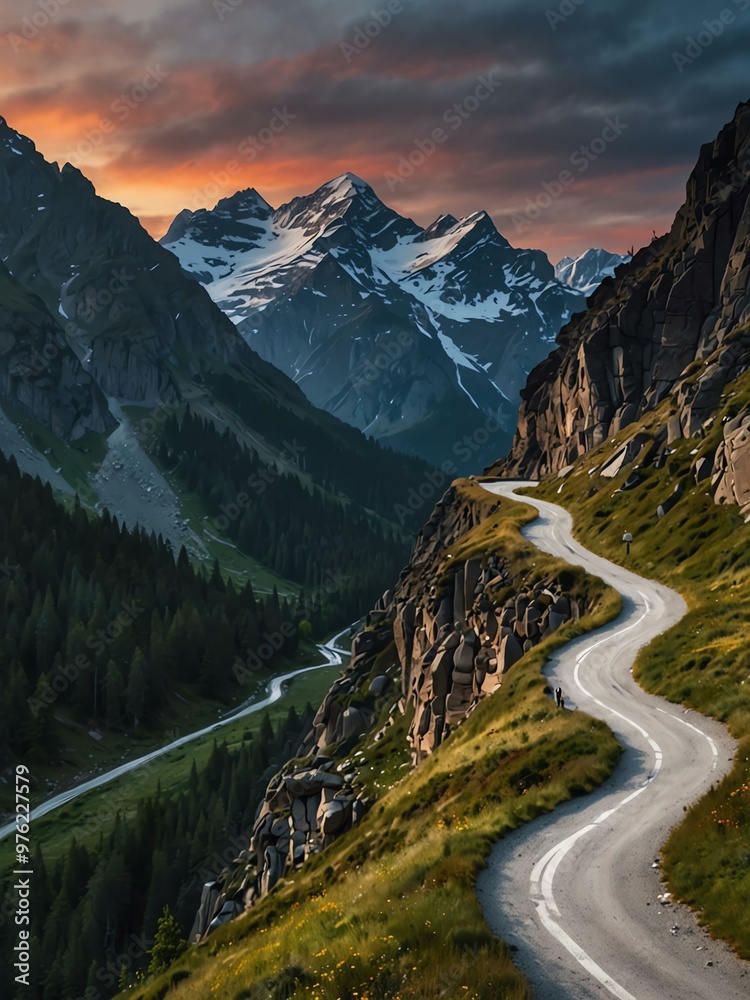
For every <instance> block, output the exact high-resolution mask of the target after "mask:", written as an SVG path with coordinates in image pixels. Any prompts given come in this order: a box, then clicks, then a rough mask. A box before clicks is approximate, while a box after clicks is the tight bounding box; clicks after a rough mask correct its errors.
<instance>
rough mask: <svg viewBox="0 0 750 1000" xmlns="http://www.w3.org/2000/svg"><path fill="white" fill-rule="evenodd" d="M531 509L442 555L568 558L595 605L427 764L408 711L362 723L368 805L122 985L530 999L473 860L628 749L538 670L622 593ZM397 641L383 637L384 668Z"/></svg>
mask: <svg viewBox="0 0 750 1000" xmlns="http://www.w3.org/2000/svg"><path fill="white" fill-rule="evenodd" d="M461 489H462V493H463V497H464V498H467V499H468V498H471V497H472V496H473V499H474V500H475V501H476V502H479V501H480V500H481V499H482V498H483V499H484V500H486V498H487V494H483V497H482V493H481V490H480V488H479V487H478V486H477V485H475V484H464V485H463V486H462V487H461ZM533 516H534V515H533V513H532V512H530V511H529V509H528V508H527V507H524V506H521V505H519V504H516V503H512V502H510V501H505V500H504V501H502V502H501V504H500V508H499V510H497V511H495V512H494V513H493V514H492V515H491V516H490V517H487V518H485V519H484V520H483V521H482V522H481V523H479V524H478V525H477V526H476V527H475V528H474V529H473V530H472V531H471V532H469V533H467V534H466V535H464V536H463V537H462V538H460V539H459V540H458V541H457V542H456V544H455V545H454V546H453V547H452V548H451V549H449V550H448V552H447V553H446V555H447V554H449V553H450V554H453V555H454V557H455V558H456V559H458V557H459V553H460V557H461V558H466V557H467V556H468V555H469V554H473V553H476V552H482V551H494V552H507V554H508V555H509V556H510V557H511V558H512V559H513V567H514V571H515V572H517V573H518V575H519V576H526V577H527V581H532V582H533V580H534V579H540V578H542V577H543V576H546V575H548V574H550V573H553V572H554V573H561V572H564V571H565V572H567V573H568V574H569V575H570V581H571V587H572V589H573V590H575V589H578V590H585V591H586V594H587V598H588V601H589V606H590V607H592V608H593V611H592V613H591V614H590V615H589V616H588V617H587V618H585V619H582V620H581V621H580V622H573V623H569V624H568V625H567V626H565V627H564V628H563V629H561V630H560V631H559V632H557V633H555V634H554V635H552V636H550V637H549V638H548V639H547V640H546V641H545V642H544V643H543V644H541V645H540V646H538V647H537V648H536V649H534V650H533V651H532V652H531V653H530V654H529V655H527V656H526V657H525V658H524V659H523V660H522V661H520V662H519V663H518V664H517V665H516V666H515V667H514V668H513V670H512V671H511V672H510V673H509V674H508V676H507V678H506V681H505V684H504V686H503V687H502V688H501V689H500V690H499V691H498V692H497V693H496V694H495V695H493V696H492V697H491V698H488V699H486V700H485V701H483V702H482V703H481V704H480V705H479V706H478V707H477V709H476V711H475V712H474V713H473V714H472V715H471V717H470V718H469V719H468V720H467V722H466V723H464V725H463V726H461V727H460V728H459V729H458V730H457V731H456V732H455V733H454V734H453V735H452V736H451V737H450V738H449V739H448V740H447V741H446V742H445V743H444V744H442V745H441V746H440V748H439V749H438V751H437V752H436V753H435V754H434V756H433V757H431V758H430V759H429V760H428V761H427V762H425V763H424V764H423V765H422V766H421V767H420V768H418V769H417V770H416V771H412V770H409V769H408V753H407V747H406V743H405V734H406V730H407V728H408V724H409V721H410V720H409V717H408V715H407V716H405V717H403V718H401V719H400V721H399V722H398V723H397V724H396V725H394V726H391V727H390V728H389V729H388V730H387V732H386V735H385V736H384V738H383V739H382V740H381V741H379V742H376V741H375V740H374V739H373V736H372V733H370V734H369V735H368V736H367V737H365V739H364V740H363V741H362V742H361V743H360V744H359V745H358V747H355V748H352V749H351V750H350V751H349V755H353V754H354V753H356V752H357V750H361V751H362V753H363V757H364V761H363V763H362V764H361V765H360V767H359V772H360V775H361V776H362V780H363V783H364V785H365V788H366V789H367V790H368V791H369V792H371V793H372V794H374V795H377V796H378V800H377V801H376V803H375V805H374V806H373V808H372V809H371V810H370V812H369V813H368V814H367V815H366V816H365V818H364V819H363V821H362V822H361V823H360V824H359V825H358V826H356V827H354V828H353V829H352V831H351V832H350V833H349V834H347V835H346V836H344V837H342V838H341V839H339V840H337V841H336V842H335V843H334V844H332V845H331V846H330V847H329V848H327V849H326V850H325V851H323V852H322V853H321V854H320V855H317V856H316V857H314V858H312V859H310V861H309V862H308V863H307V864H305V865H304V867H303V868H302V869H301V870H299V871H298V872H296V873H294V874H293V875H292V876H291V877H289V878H287V879H285V880H282V881H281V882H280V883H279V884H278V885H277V886H276V887H275V888H274V890H273V891H272V892H271V894H270V895H269V896H267V897H266V898H265V899H264V900H262V901H261V902H260V903H259V904H258V905H257V906H256V907H254V908H253V909H252V910H250V911H249V912H248V913H246V914H245V915H244V916H243V917H241V918H239V919H238V920H236V921H233V922H232V923H230V924H228V925H225V926H224V927H222V928H220V929H219V930H218V931H216V932H215V933H214V934H213V935H211V937H210V938H209V939H208V940H207V941H206V942H205V943H204V944H201V945H198V946H196V947H193V948H191V949H189V950H188V952H187V953H186V954H185V955H184V956H182V957H181V958H180V959H179V960H178V962H177V963H176V964H175V965H174V966H173V967H172V969H170V970H169V971H168V972H166V973H165V974H164V975H162V976H161V977H160V978H158V979H155V980H153V981H151V982H147V983H142V984H139V985H137V986H135V987H134V988H133V989H131V990H129V991H127V992H126V993H125V994H123V996H127V997H129V998H130V1000H156V998H161V997H164V996H166V995H168V996H169V997H170V998H172V997H174V998H175V1000H198V998H200V1000H203V998H205V997H216V998H231V1000H239V998H244V1000H250V998H253V1000H255V998H257V1000H260V998H275V1000H280V998H282V997H283V998H302V997H305V998H314V1000H336V998H343V997H347V998H352V997H357V998H358V1000H386V998H388V1000H397V998H400V1000H416V998H423V997H437V996H462V997H463V996H465V997H467V998H475V1000H497V998H499V997H503V998H507V1000H527V998H528V997H529V995H530V994H529V991H528V987H527V985H526V983H525V981H524V979H523V977H522V976H521V975H520V973H519V972H518V971H517V970H516V969H515V967H514V966H513V963H512V958H511V955H510V953H509V950H508V949H507V948H506V946H505V945H504V944H502V943H501V942H499V941H497V940H496V939H495V938H494V937H493V935H492V934H491V932H490V930H489V928H488V927H487V925H486V923H485V921H484V918H483V915H482V911H481V908H480V906H479V903H478V901H477V898H476V895H475V892H474V886H475V879H476V875H477V873H478V871H479V870H480V869H481V868H482V867H483V865H484V863H485V860H486V858H487V857H488V855H489V852H490V849H491V846H492V844H493V843H494V842H495V841H496V840H497V839H498V838H500V837H502V836H503V835H504V834H506V833H507V832H509V831H510V830H512V829H514V828H516V827H518V826H519V825H520V824H522V823H524V822H527V821H528V820H530V819H532V818H533V817H535V816H537V815H539V814H541V813H544V812H547V811H549V810H550V809H553V808H554V807H555V806H556V805H557V804H558V803H560V802H562V801H564V800H566V799H569V798H571V797H573V796H575V795H580V794H584V793H585V792H587V791H589V790H591V789H592V788H594V787H595V786H596V785H597V784H599V783H600V782H601V781H603V780H604V779H605V777H606V776H607V775H608V774H610V773H611V771H612V769H613V767H614V765H615V763H616V761H617V760H618V757H619V752H620V750H619V747H618V745H617V743H616V742H615V740H614V739H613V737H612V735H611V733H610V732H609V730H608V729H607V727H606V726H604V725H603V724H602V723H600V722H597V721H595V720H593V719H591V718H590V717H588V716H586V715H585V714H583V713H580V712H575V713H572V712H571V713H560V712H557V711H556V710H555V709H554V705H553V703H552V701H551V699H550V697H549V693H548V690H547V685H546V682H545V680H544V678H543V676H542V674H541V667H542V665H543V663H544V662H545V658H546V656H547V655H548V654H549V653H550V652H551V651H552V650H553V649H554V648H557V647H558V646H560V645H562V644H563V643H565V642H567V641H569V640H570V639H571V638H572V637H573V636H574V635H577V634H580V633H582V632H584V631H587V630H589V629H591V628H593V627H595V626H597V625H600V624H602V623H603V622H604V621H606V620H609V619H610V618H611V617H613V616H614V615H615V614H616V613H617V611H618V610H619V599H618V598H617V595H615V594H614V593H613V592H612V591H609V590H607V589H605V588H604V586H603V585H602V584H601V582H600V581H598V580H593V579H591V578H587V577H585V576H584V574H583V573H582V571H581V570H578V569H575V568H572V567H566V566H565V565H564V564H563V563H561V562H559V561H557V560H553V559H551V558H550V557H547V556H544V555H542V554H540V553H539V552H538V551H537V550H535V549H533V548H532V547H531V546H530V545H528V544H527V543H526V542H525V541H524V540H523V539H522V538H521V536H520V534H519V530H518V529H519V528H520V526H521V525H522V524H523V523H525V522H527V521H528V520H530V519H531V518H532V517H533ZM394 655H395V654H394V650H393V648H392V647H389V648H387V649H386V650H384V651H383V652H382V653H381V654H380V655H379V658H378V660H376V662H375V664H374V665H373V671H378V670H380V671H382V670H383V669H387V667H389V666H390V665H391V663H392V662H393V658H394ZM374 728H377V724H376V727H374ZM373 731H374V730H373Z"/></svg>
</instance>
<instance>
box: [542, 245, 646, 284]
mask: <svg viewBox="0 0 750 1000" xmlns="http://www.w3.org/2000/svg"><path fill="white" fill-rule="evenodd" d="M628 260H630V257H629V256H622V255H621V254H616V253H609V251H608V250H602V249H601V247H592V248H591V249H589V250H585V251H584V252H583V253H582V254H580V256H578V257H563V258H562V260H560V261H558V262H557V264H555V277H556V278H557V280H558V281H562V282H563V284H566V285H569V286H570V287H571V288H575V289H577V290H578V291H579V292H581V293H582V294H583V295H586V296H589V295H591V293H592V292H593V291H594V290H595V289H597V288H598V287H599V285H600V284H601V283H602V281H603V280H604V278H611V277H613V276H614V273H615V268H616V267H619V265H620V264H624V263H625V261H628Z"/></svg>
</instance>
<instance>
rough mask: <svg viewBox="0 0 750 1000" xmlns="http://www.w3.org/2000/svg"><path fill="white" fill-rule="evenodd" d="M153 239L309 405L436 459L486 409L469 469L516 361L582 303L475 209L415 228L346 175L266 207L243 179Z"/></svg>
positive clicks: (530, 355) (531, 353)
mask: <svg viewBox="0 0 750 1000" xmlns="http://www.w3.org/2000/svg"><path fill="white" fill-rule="evenodd" d="M161 243H162V245H163V246H165V247H167V248H168V249H169V250H171V251H172V252H173V253H175V254H176V255H177V257H178V258H179V260H180V263H181V264H182V267H183V268H184V270H185V271H186V272H187V273H189V274H191V275H192V276H193V277H195V278H196V279H197V280H198V281H200V282H202V283H203V284H205V285H206V287H207V289H208V291H209V293H210V294H211V297H212V298H213V299H214V301H215V302H216V303H217V304H218V305H219V306H220V307H221V308H222V309H223V310H224V312H225V313H226V314H227V316H229V317H230V319H232V321H233V322H234V323H236V324H237V328H238V330H239V332H240V333H241V334H242V336H243V337H244V338H245V339H246V340H247V342H248V343H249V344H250V345H251V346H252V347H253V348H254V349H255V350H257V351H258V353H259V354H260V355H261V356H262V357H264V358H265V359H266V360H268V361H270V362H272V363H273V364H275V365H276V366H277V367H279V368H281V369H282V370H283V371H285V372H286V373H287V374H289V375H290V376H291V377H292V378H293V379H294V380H295V381H296V382H297V384H298V385H300V387H301V388H302V389H303V390H304V391H305V393H306V394H307V396H308V398H309V399H310V400H311V401H312V402H314V403H315V404H316V405H318V406H320V407H322V408H324V409H326V410H328V411H329V412H330V413H333V414H335V415H336V416H338V417H340V418H341V419H343V420H345V421H346V422H347V423H350V424H353V425H354V426H356V427H359V428H361V429H363V430H366V431H367V433H368V434H372V435H373V436H375V437H376V438H378V439H379V440H381V441H384V442H387V443H389V444H392V445H393V446H395V447H397V448H400V449H402V450H406V451H413V452H416V453H419V454H422V455H423V456H425V457H427V458H429V459H431V460H432V461H434V462H437V463H439V462H441V461H442V460H444V459H445V458H450V457H451V455H452V454H455V452H454V447H455V444H456V442H458V441H460V440H461V439H462V438H463V437H464V436H466V435H468V436H469V437H471V436H472V435H474V434H475V432H476V431H477V429H478V428H482V427H483V425H484V424H485V421H486V419H487V418H488V417H489V418H492V419H494V420H495V421H496V422H497V423H498V424H499V426H500V431H498V432H497V433H496V434H495V435H494V436H493V439H492V441H491V443H490V444H489V445H488V446H487V447H486V448H485V447H484V446H479V448H480V450H479V451H478V453H477V458H476V460H475V461H474V463H473V467H474V468H475V467H476V464H477V462H480V461H481V458H482V457H483V456H484V455H491V454H493V452H494V454H497V452H498V450H501V449H502V447H503V446H504V445H505V442H506V441H507V442H509V437H508V433H509V431H510V430H511V429H512V427H513V426H514V424H515V414H516V409H517V403H516V400H517V397H518V393H519V391H520V388H521V387H522V385H523V384H524V382H525V379H526V375H527V373H528V371H529V370H530V369H531V368H532V367H533V365H534V364H535V363H536V362H537V361H539V360H541V358H542V357H544V355H545V354H546V353H547V351H548V350H549V346H550V344H552V343H553V341H554V338H555V336H556V335H557V332H558V330H559V328H560V327H561V326H562V324H563V323H564V322H565V321H566V320H567V319H568V318H569V317H570V316H571V315H572V313H573V312H575V311H576V310H578V309H582V308H584V306H585V298H584V296H583V295H582V294H581V293H580V292H579V291H578V290H576V289H572V288H570V287H569V286H568V285H565V284H563V283H562V282H560V281H558V279H557V278H556V277H555V273H554V268H553V267H552V265H551V263H550V262H549V260H548V258H547V256H546V255H545V254H544V253H542V252H541V251H539V250H521V249H515V248H514V247H512V246H511V245H510V243H509V242H508V241H507V240H506V239H505V238H504V237H503V236H502V235H501V234H500V233H499V232H498V231H497V229H496V228H495V226H494V224H493V222H492V220H491V219H490V217H489V216H488V215H487V214H486V213H485V212H477V213H475V214H474V215H470V216H468V217H467V218H465V219H460V220H458V219H456V218H454V217H453V216H450V215H442V216H440V217H439V218H438V219H436V220H435V222H433V223H432V225H431V226H429V227H428V228H427V229H423V228H421V227H420V226H418V225H417V224H416V223H414V222H413V221H412V220H411V219H408V218H404V217H402V216H400V215H399V214H398V213H396V212H394V211H393V210H392V209H390V208H389V207H388V206H387V205H385V204H384V203H383V202H382V201H381V200H380V199H379V198H378V197H377V195H376V194H375V192H374V191H373V189H372V188H371V187H370V186H369V185H368V184H367V183H365V181H363V180H362V179H361V178H359V177H357V176H355V175H354V174H351V173H345V174H342V175H341V176H340V177H337V178H335V179H334V180H332V181H329V182H328V183H326V184H324V185H322V187H320V188H318V189H317V190H316V191H314V192H313V193H312V194H310V195H306V196H304V197H299V198H295V199H293V200H292V201H291V202H289V204H287V205H283V206H281V207H280V208H279V209H276V210H274V209H273V208H272V207H271V206H270V205H269V204H268V202H267V201H266V200H265V199H264V198H263V197H262V196H261V195H260V194H258V192H257V191H255V190H254V189H249V190H246V191H240V192H238V193H237V194H235V195H233V196H232V197H230V198H225V199H223V200H221V201H220V202H219V203H218V204H217V205H216V207H215V208H214V209H212V210H210V211H209V210H206V209H201V210H199V211H197V212H189V211H183V212H181V213H180V214H179V215H178V216H177V217H176V219H175V220H174V222H173V223H172V225H171V226H170V228H169V231H168V232H167V233H166V235H165V236H164V237H163V238H162V240H161ZM459 467H460V463H459ZM464 468H467V469H468V468H469V466H468V465H464Z"/></svg>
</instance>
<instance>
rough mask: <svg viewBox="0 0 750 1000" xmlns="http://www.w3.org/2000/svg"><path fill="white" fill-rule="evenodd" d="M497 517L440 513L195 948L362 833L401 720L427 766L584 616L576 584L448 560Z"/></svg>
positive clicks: (452, 508)
mask: <svg viewBox="0 0 750 1000" xmlns="http://www.w3.org/2000/svg"><path fill="white" fill-rule="evenodd" d="M496 507H497V504H496V503H495V502H494V499H493V498H492V496H491V495H490V494H486V500H482V501H481V502H479V501H475V500H471V499H468V497H467V494H466V493H465V491H463V490H462V488H461V486H460V485H454V486H453V487H451V488H450V489H449V490H448V492H447V493H446V494H445V496H444V497H443V498H442V499H441V500H440V501H439V502H438V504H437V506H436V508H435V510H434V512H433V513H432V515H431V517H430V519H429V521H428V522H427V524H426V525H425V526H424V528H423V529H422V531H421V532H420V534H419V538H418V541H417V544H416V547H415V550H414V554H413V557H412V560H411V562H410V564H409V566H407V567H406V569H405V570H404V571H403V572H402V574H401V579H400V581H399V583H398V585H397V586H396V587H395V588H394V589H393V590H391V591H388V592H387V593H385V594H384V595H383V597H382V598H381V599H380V600H379V601H378V603H377V605H376V606H375V608H374V609H373V610H372V611H371V612H370V613H369V615H368V616H367V619H366V623H365V627H364V629H363V630H362V631H361V632H359V634H358V635H357V636H356V637H355V639H354V641H353V645H352V655H351V660H350V664H349V666H348V668H347V670H346V671H345V672H344V673H343V675H342V676H341V677H340V678H339V679H338V680H337V681H335V683H334V684H333V685H332V687H331V688H330V690H329V691H328V693H327V695H326V697H325V698H324V700H323V703H322V704H321V706H320V708H319V709H318V712H317V713H316V715H315V718H314V720H313V725H312V729H311V730H310V732H309V733H308V735H307V736H306V737H305V739H304V741H303V743H302V745H301V746H300V748H299V750H298V752H297V756H296V757H295V758H294V760H292V761H290V762H289V763H288V764H287V765H286V766H285V767H283V768H282V769H281V770H280V771H279V772H278V773H277V774H276V775H275V776H274V777H273V778H272V780H271V781H270V783H269V785H268V788H267V790H266V794H265V797H264V800H263V802H262V803H261V805H260V808H259V810H258V813H257V816H256V819H255V823H254V825H253V829H252V831H251V832H250V834H249V844H248V847H247V848H246V849H245V850H243V851H242V852H240V855H239V857H238V858H237V861H236V863H235V865H234V866H233V867H230V868H227V870H226V871H224V872H223V873H222V874H221V876H220V877H219V879H218V881H217V882H213V881H212V882H211V883H207V885H206V886H205V887H204V896H203V899H202V902H201V907H200V909H199V911H198V913H197V915H196V919H195V923H194V926H193V929H192V932H191V940H193V941H195V940H200V939H201V938H203V937H205V935H206V934H208V933H210V931H212V930H214V929H215V928H216V927H218V926H220V925H221V924H222V923H224V922H226V921H227V920H230V919H232V917H234V916H235V915H236V914H237V913H239V912H242V911H244V910H245V909H246V908H247V907H249V906H252V905H253V903H254V902H255V901H256V900H257V899H259V898H260V897H262V896H264V895H266V893H268V892H269V891H270V890H271V889H272V888H273V887H274V885H276V884H277V882H278V881H279V879H281V878H282V877H283V875H284V873H285V872H286V871H287V870H288V869H290V868H294V867H298V866H299V865H301V864H304V862H305V861H306V860H307V858H309V857H310V856H311V855H313V854H317V853H318V852H319V851H321V850H323V849H324V848H325V847H327V846H328V845H329V844H331V843H332V842H333V841H334V840H335V839H336V838H337V837H339V836H341V835H342V834H344V833H346V832H347V831H348V830H350V829H351V827H352V826H353V825H354V824H355V823H357V822H359V821H360V820H361V818H362V817H363V816H364V815H365V813H366V811H367V810H368V808H369V807H370V805H371V804H372V801H373V800H372V794H371V790H370V792H369V793H368V792H366V791H365V790H364V788H363V781H362V779H361V776H360V767H361V761H362V759H364V755H365V753H366V752H367V751H368V750H369V749H372V747H374V746H375V745H376V744H377V743H378V742H379V741H380V740H382V739H383V738H384V737H385V735H386V733H387V732H388V730H389V729H390V727H391V726H392V725H393V724H394V722H395V721H396V720H397V719H398V718H399V717H401V716H406V718H407V719H408V720H409V728H408V734H407V737H406V739H407V743H408V750H409V751H410V753H411V762H412V765H413V766H418V765H419V764H420V763H421V762H422V761H423V760H424V759H425V758H427V757H429V756H430V755H431V754H432V753H433V752H434V751H435V750H436V749H437V748H438V747H439V746H440V744H441V743H442V742H443V741H445V740H446V739H447V738H448V737H449V736H450V734H451V733H452V732H453V731H455V730H456V728H457V727H458V726H460V725H461V724H462V723H463V722H464V721H465V720H466V718H467V717H468V716H469V715H470V714H471V713H472V712H473V711H474V709H475V708H476V706H477V705H478V704H479V702H480V701H481V700H482V699H484V698H487V697H490V696H492V695H493V694H494V693H495V692H497V691H498V690H499V689H500V688H501V687H502V684H503V678H504V677H505V675H506V674H507V673H508V671H509V670H512V668H513V667H514V665H515V664H516V663H517V662H518V661H519V660H520V659H521V657H522V656H523V655H524V654H525V653H527V652H528V651H530V650H531V649H533V648H534V647H535V646H536V645H537V644H538V643H539V642H541V640H542V639H543V638H544V637H545V636H546V635H548V634H549V633H551V632H554V631H556V630H557V629H558V628H560V627H561V626H562V625H564V624H565V622H567V621H569V620H570V619H576V618H578V617H579V616H580V615H581V614H583V613H584V612H585V610H586V609H585V607H582V604H581V600H580V599H578V600H577V599H576V597H575V596H574V595H573V594H572V593H569V592H567V593H566V589H565V585H566V583H567V581H563V580H557V579H553V578H543V577H540V576H537V577H531V576H530V577H528V578H527V579H519V574H518V571H517V568H515V567H514V566H513V565H512V563H511V560H510V559H509V558H508V556H507V555H505V554H504V553H502V552H499V551H498V552H493V551H489V552H482V554H481V555H476V556H471V557H469V558H466V559H454V558H452V555H451V553H450V551H449V549H450V548H451V546H453V545H454V544H455V543H456V542H459V541H461V540H464V539H465V536H466V535H467V534H468V533H469V532H471V531H472V529H474V528H476V527H477V526H479V525H480V524H482V523H483V522H484V521H485V519H486V518H488V517H491V516H492V514H493V513H494V511H495V509H496ZM568 586H569V584H568ZM404 750H405V751H406V750H407V747H404ZM408 763H409V762H408V760H406V761H405V765H406V766H408Z"/></svg>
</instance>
